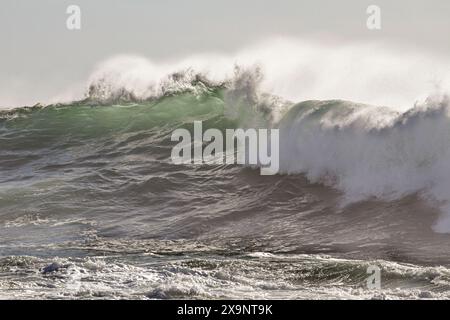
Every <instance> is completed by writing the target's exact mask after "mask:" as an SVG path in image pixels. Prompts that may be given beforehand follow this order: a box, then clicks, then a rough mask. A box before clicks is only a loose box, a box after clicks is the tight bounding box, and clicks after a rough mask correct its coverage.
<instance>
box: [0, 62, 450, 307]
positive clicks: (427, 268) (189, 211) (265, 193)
mask: <svg viewBox="0 0 450 320" xmlns="http://www.w3.org/2000/svg"><path fill="white" fill-rule="evenodd" d="M219 60H220V59H218V60H217V63H218V64H220V65H224V64H225V62H228V61H225V62H223V61H219ZM193 61H194V60H190V61H189V62H190V63H191V64H188V63H187V62H186V61H185V62H182V63H180V64H175V65H174V64H172V65H170V66H169V65H162V66H155V65H153V64H151V63H149V62H148V61H146V60H145V59H142V58H123V57H121V58H117V59H113V60H110V61H108V62H106V63H104V64H102V65H101V66H100V67H99V68H98V70H96V72H94V74H93V75H92V76H91V78H90V80H89V83H88V88H87V90H86V94H85V96H84V97H83V98H82V99H79V100H78V101H76V102H70V103H57V104H51V105H47V106H41V105H36V106H34V107H22V108H15V109H8V110H3V111H1V112H0V146H1V148H0V298H12V297H20V298H36V297H37V298H127V299H135V298H137V299H167V298H280V299H285V298H333V297H335V298H375V299H378V298H380V299H383V298H406V299H410V298H449V297H450V269H449V267H450V255H449V250H448V248H449V244H450V237H449V233H450V194H449V190H450V170H449V169H450V114H449V111H450V105H449V103H450V100H449V98H448V97H447V95H446V94H444V93H434V94H430V95H429V96H428V98H426V99H423V100H421V101H422V102H417V103H416V104H415V105H411V108H409V109H407V110H399V108H389V106H383V107H380V106H377V105H371V104H363V103H357V102H351V101H348V100H306V101H301V100H295V97H294V96H292V95H288V96H283V95H281V94H280V93H282V91H283V90H282V89H280V88H281V86H279V88H278V89H276V88H275V89H274V91H273V92H272V91H270V90H269V89H270V88H274V87H273V86H272V85H271V84H270V81H269V80H268V78H269V77H270V70H271V69H270V68H267V66H266V67H264V65H260V64H258V63H255V64H247V65H245V64H244V65H241V64H238V63H231V64H230V65H227V68H225V69H227V70H226V72H225V71H224V70H215V69H214V68H213V67H211V66H210V65H209V63H204V62H202V63H200V62H198V61H203V60H198V61H197V62H195V61H194V62H195V63H194V62H193ZM269 66H270V64H269ZM208 68H209V69H208ZM205 70H206V71H205ZM149 75H151V76H149ZM289 85H291V84H289ZM313 91H314V90H313ZM316 92H318V91H317V90H316ZM440 92H442V90H441V91H440ZM275 93H276V94H275ZM302 94H303V95H307V93H302ZM312 96H313V95H312ZM393 96H400V93H396V95H393ZM342 98H345V96H344V97H342ZM196 120H197V121H203V126H204V130H206V129H207V128H218V129H219V130H225V129H227V128H278V129H279V130H280V173H279V174H278V175H275V176H261V175H260V174H259V170H258V168H254V167H249V166H240V165H215V164H204V165H194V164H192V165H189V164H184V165H175V164H173V163H172V162H171V158H170V154H171V148H172V147H173V146H174V142H172V141H171V139H170V137H171V133H172V132H173V130H175V129H177V128H186V129H188V130H192V129H193V122H194V121H196ZM372 264H376V265H378V266H380V267H381V268H382V279H383V280H382V281H383V282H382V289H381V291H370V290H367V288H366V287H365V279H366V277H367V274H366V270H367V267H368V266H369V265H372Z"/></svg>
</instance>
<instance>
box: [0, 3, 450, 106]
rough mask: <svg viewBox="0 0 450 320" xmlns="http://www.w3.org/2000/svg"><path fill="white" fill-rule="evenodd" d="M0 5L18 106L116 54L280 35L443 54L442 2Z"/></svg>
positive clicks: (182, 52) (3, 100)
mask: <svg viewBox="0 0 450 320" xmlns="http://www.w3.org/2000/svg"><path fill="white" fill-rule="evenodd" d="M71 4H76V5H79V6H80V7H81V12H82V28H81V30H79V31H69V30H68V29H67V28H66V19H67V17H68V15H67V14H66V8H67V7H68V5H71ZM370 4H376V5H378V6H380V7H381V10H382V11H381V13H382V29H381V30H379V31H370V30H368V29H367V28H366V19H367V14H366V9H367V7H368V5H370ZM0 6H1V10H0V39H1V42H0V43H1V48H0V49H1V50H0V52H1V56H0V57H1V59H0V106H5V105H10V104H13V103H16V102H17V101H20V102H21V101H25V100H21V99H20V96H21V94H22V93H23V91H24V90H27V92H28V93H30V92H31V93H32V94H34V96H35V97H36V99H40V98H44V97H46V96H48V95H50V94H54V93H56V92H58V91H60V90H64V88H65V87H67V86H68V85H69V84H70V83H74V82H81V81H84V80H85V79H86V77H87V76H88V75H89V73H90V72H91V70H92V68H93V67H94V66H95V64H97V63H98V62H100V61H102V60H104V59H106V58H108V57H110V56H113V55H115V54H121V53H125V54H127V53H131V54H139V55H143V56H146V57H150V58H152V59H153V60H156V61H158V60H162V59H167V58H176V57H181V56H186V55H188V54H191V53H199V52H210V51H213V52H215V51H219V52H233V51H235V50H238V49H240V48H243V47H245V46H246V45H249V44H253V43H257V42H258V41H261V40H265V39H268V38H270V37H273V36H286V37H292V38H300V39H305V38H308V39H313V40H315V41H319V42H320V41H322V42H327V43H329V42H333V43H336V44H340V43H348V42H363V41H379V42H384V43H386V44H388V45H396V46H401V47H405V48H408V50H414V49H416V48H417V49H421V50H429V51H431V52H434V53H436V54H442V55H449V54H450V41H449V40H448V35H449V31H450V20H449V19H448V17H449V13H450V1H448V0H433V1H425V0H408V1H406V0H402V1H400V0H396V1H392V0H383V1H382V0H371V1H366V0H343V1H335V0H315V1H300V0H285V1H280V0H277V1H275V0H272V1H264V0H245V1H242V0H239V1H237V0H226V1H221V0H220V1H219V0H215V1H213V0H191V1H187V0H179V1H175V0H164V1H162V0H161V1H156V0H154V1H144V0H127V1H119V0H71V1H63V0H39V1H32V0H26V1H25V0H2V1H1V4H0ZM23 103H25V102H23ZM26 103H29V102H27V101H26Z"/></svg>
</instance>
